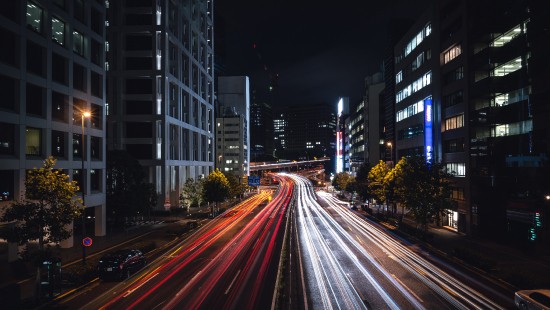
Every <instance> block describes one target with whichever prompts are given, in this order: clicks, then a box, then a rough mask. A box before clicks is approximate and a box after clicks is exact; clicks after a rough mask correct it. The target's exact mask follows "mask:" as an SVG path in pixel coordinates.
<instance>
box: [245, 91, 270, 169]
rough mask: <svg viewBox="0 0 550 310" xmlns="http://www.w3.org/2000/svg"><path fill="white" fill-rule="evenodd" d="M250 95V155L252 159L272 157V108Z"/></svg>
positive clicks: (261, 159)
mask: <svg viewBox="0 0 550 310" xmlns="http://www.w3.org/2000/svg"><path fill="white" fill-rule="evenodd" d="M257 100H258V99H257V98H256V97H254V96H253V97H252V103H251V106H250V146H251V147H250V156H251V160H252V161H253V162H254V161H265V160H266V159H268V160H269V159H271V158H273V138H274V137H273V129H274V127H273V109H272V108H271V105H269V104H268V103H265V102H258V101H257Z"/></svg>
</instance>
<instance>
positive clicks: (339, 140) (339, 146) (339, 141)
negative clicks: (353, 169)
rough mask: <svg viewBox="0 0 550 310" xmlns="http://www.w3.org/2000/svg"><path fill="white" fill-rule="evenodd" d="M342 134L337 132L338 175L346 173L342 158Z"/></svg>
mask: <svg viewBox="0 0 550 310" xmlns="http://www.w3.org/2000/svg"><path fill="white" fill-rule="evenodd" d="M342 154H343V152H342V132H341V131H338V132H336V173H340V172H342V171H344V166H343V156H342Z"/></svg>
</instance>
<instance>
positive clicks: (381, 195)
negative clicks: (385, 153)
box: [368, 161, 390, 202]
mask: <svg viewBox="0 0 550 310" xmlns="http://www.w3.org/2000/svg"><path fill="white" fill-rule="evenodd" d="M389 172H390V167H388V165H387V164H386V163H385V162H384V161H379V162H378V164H376V166H374V167H372V169H370V171H369V174H368V189H369V192H370V194H371V195H372V197H373V198H375V199H376V200H379V201H381V202H386V198H387V187H386V186H385V183H384V178H385V177H386V175H387V174H388V173H389Z"/></svg>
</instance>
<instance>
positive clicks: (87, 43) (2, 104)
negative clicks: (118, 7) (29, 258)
mask: <svg viewBox="0 0 550 310" xmlns="http://www.w3.org/2000/svg"><path fill="white" fill-rule="evenodd" d="M105 14H106V12H105V2H103V1H82V0H75V1H62V0H36V1H31V0H29V1H7V2H5V3H2V6H1V9H0V34H1V35H2V38H3V40H4V48H2V52H0V72H1V73H0V89H1V92H2V96H3V99H2V100H1V101H0V158H1V160H0V192H1V193H2V195H1V196H0V207H2V206H6V205H7V204H10V203H11V202H13V200H14V199H19V198H20V197H21V195H23V194H24V191H25V188H24V182H25V172H26V171H27V170H30V169H33V168H39V167H41V166H42V164H43V161H44V159H45V158H46V157H48V156H53V157H55V158H56V159H57V165H56V168H60V169H62V170H63V171H64V172H65V173H67V174H68V175H69V176H70V177H71V179H72V180H75V181H77V182H78V185H79V186H80V187H81V191H83V192H84V194H85V205H86V207H87V209H86V211H85V215H86V216H87V217H88V216H89V217H90V218H95V226H94V227H93V228H94V230H93V231H89V230H88V231H87V233H88V234H89V235H92V236H93V235H96V236H104V235H105V234H106V228H105V223H106V219H105V147H104V145H105V111H106V109H105V97H106V96H105V69H104V65H105V52H104V50H105V49H104V46H105ZM84 112H90V113H91V117H90V118H85V119H84V123H83V122H82V120H83V115H84ZM83 126H84V135H85V139H84V141H83V139H82V130H83ZM83 143H84V146H85V148H84V149H85V153H84V154H83V153H82V149H83ZM83 157H84V158H83ZM82 165H84V170H82ZM81 194H82V192H81ZM77 224H80V223H75V225H74V229H75V231H76V234H80V233H81V232H80V230H79V229H80V227H81V226H80V225H77ZM73 242H75V240H74V238H73V237H71V238H70V239H68V240H65V241H63V242H62V244H61V245H62V246H64V247H71V246H72V245H73ZM78 243H79V242H78Z"/></svg>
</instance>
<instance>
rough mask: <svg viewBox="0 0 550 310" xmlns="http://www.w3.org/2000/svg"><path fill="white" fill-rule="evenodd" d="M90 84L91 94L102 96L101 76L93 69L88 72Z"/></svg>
mask: <svg viewBox="0 0 550 310" xmlns="http://www.w3.org/2000/svg"><path fill="white" fill-rule="evenodd" d="M90 86H91V87H92V89H91V92H92V95H94V96H96V97H98V98H103V76H101V74H99V73H96V72H94V71H92V72H91V74H90Z"/></svg>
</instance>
